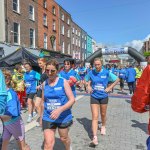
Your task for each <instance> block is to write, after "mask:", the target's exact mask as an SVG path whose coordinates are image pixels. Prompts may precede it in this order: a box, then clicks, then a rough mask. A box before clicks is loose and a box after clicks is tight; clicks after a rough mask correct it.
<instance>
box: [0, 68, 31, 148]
mask: <svg viewBox="0 0 150 150" xmlns="http://www.w3.org/2000/svg"><path fill="white" fill-rule="evenodd" d="M4 75H5V79H6V85H7V93H8V96H7V104H6V109H5V114H4V116H1V118H2V120H3V122H4V132H3V143H2V150H7V146H8V144H9V140H10V138H11V136H14V138H15V139H16V140H17V141H18V146H19V149H21V150H30V147H29V146H28V145H27V144H26V142H25V127H24V123H23V120H22V118H21V116H20V108H21V107H20V102H19V99H18V96H17V93H16V92H15V91H14V90H13V89H12V88H11V87H12V86H13V83H12V77H11V73H10V72H9V71H8V70H6V71H5V72H4Z"/></svg>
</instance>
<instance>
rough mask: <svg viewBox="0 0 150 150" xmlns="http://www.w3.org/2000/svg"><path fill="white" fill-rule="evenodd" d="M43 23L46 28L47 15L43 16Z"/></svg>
mask: <svg viewBox="0 0 150 150" xmlns="http://www.w3.org/2000/svg"><path fill="white" fill-rule="evenodd" d="M43 23H44V25H45V26H47V15H46V14H44V15H43Z"/></svg>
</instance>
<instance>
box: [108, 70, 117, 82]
mask: <svg viewBox="0 0 150 150" xmlns="http://www.w3.org/2000/svg"><path fill="white" fill-rule="evenodd" d="M117 79H118V77H117V76H116V75H114V74H113V73H111V72H109V77H108V80H109V81H110V82H115V81H116V80H117Z"/></svg>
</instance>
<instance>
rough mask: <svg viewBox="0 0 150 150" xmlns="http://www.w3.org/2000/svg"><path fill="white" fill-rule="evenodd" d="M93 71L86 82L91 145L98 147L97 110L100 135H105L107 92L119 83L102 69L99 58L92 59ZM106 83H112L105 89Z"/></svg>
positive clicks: (111, 74)
mask: <svg viewBox="0 0 150 150" xmlns="http://www.w3.org/2000/svg"><path fill="white" fill-rule="evenodd" d="M94 66H95V69H93V70H92V71H90V72H89V73H88V75H87V76H86V81H88V92H89V93H91V111H92V132H93V139H92V141H91V143H90V144H91V145H94V146H96V145H98V139H97V129H98V118H99V109H100V114H101V120H102V127H101V134H102V135H105V134H106V128H105V126H106V110H107V104H108V92H109V91H111V90H112V88H113V87H114V86H115V85H116V84H117V83H118V82H119V79H118V78H117V76H116V75H114V74H113V73H111V72H109V71H108V70H106V69H104V68H102V62H101V60H100V58H95V59H94ZM108 81H111V82H113V84H111V85H110V86H108V87H107V85H108Z"/></svg>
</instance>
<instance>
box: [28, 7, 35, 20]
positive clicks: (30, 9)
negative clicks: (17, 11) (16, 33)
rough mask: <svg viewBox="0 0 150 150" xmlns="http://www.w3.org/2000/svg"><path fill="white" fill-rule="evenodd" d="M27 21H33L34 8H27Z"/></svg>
mask: <svg viewBox="0 0 150 150" xmlns="http://www.w3.org/2000/svg"><path fill="white" fill-rule="evenodd" d="M29 19H31V20H34V7H33V6H31V5H30V6H29Z"/></svg>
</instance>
